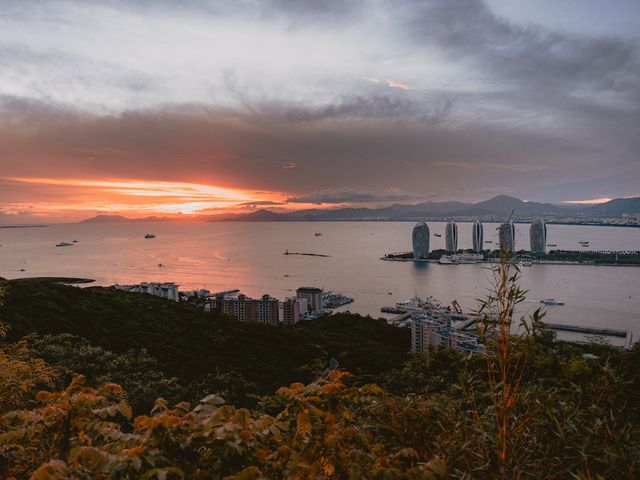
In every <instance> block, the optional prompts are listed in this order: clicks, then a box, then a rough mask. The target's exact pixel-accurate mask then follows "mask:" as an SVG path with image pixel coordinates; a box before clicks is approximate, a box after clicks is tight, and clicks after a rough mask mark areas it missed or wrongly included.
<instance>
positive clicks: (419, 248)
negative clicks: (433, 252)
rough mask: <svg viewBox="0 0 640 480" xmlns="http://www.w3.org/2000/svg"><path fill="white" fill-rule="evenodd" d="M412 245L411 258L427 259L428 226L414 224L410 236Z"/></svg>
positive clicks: (421, 223)
mask: <svg viewBox="0 0 640 480" xmlns="http://www.w3.org/2000/svg"><path fill="white" fill-rule="evenodd" d="M411 240H412V243H413V258H427V256H428V255H429V226H428V225H427V224H426V223H424V222H420V223H416V225H415V226H414V227H413V234H412V235H411Z"/></svg>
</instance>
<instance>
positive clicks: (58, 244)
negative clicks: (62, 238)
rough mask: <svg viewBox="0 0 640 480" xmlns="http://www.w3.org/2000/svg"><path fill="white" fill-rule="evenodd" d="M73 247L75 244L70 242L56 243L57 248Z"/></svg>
mask: <svg viewBox="0 0 640 480" xmlns="http://www.w3.org/2000/svg"><path fill="white" fill-rule="evenodd" d="M72 245H73V243H69V242H60V243H56V247H71V246H72Z"/></svg>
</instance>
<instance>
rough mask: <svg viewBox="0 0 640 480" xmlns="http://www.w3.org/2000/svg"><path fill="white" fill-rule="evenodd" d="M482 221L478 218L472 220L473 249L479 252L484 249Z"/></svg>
mask: <svg viewBox="0 0 640 480" xmlns="http://www.w3.org/2000/svg"><path fill="white" fill-rule="evenodd" d="M483 230H484V229H483V227H482V223H481V222H480V221H479V220H476V221H475V222H473V231H472V236H473V238H472V240H473V251H474V252H476V253H480V252H482V251H483V250H484V231H483Z"/></svg>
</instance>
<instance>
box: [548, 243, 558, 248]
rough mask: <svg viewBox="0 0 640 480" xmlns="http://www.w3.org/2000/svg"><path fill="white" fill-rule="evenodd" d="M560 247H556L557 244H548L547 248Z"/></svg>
mask: <svg viewBox="0 0 640 480" xmlns="http://www.w3.org/2000/svg"><path fill="white" fill-rule="evenodd" d="M557 246H558V245H556V244H555V243H547V247H557Z"/></svg>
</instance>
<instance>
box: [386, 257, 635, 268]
mask: <svg viewBox="0 0 640 480" xmlns="http://www.w3.org/2000/svg"><path fill="white" fill-rule="evenodd" d="M380 260H384V261H385V262H413V263H435V264H437V265H447V266H450V265H477V264H489V265H491V264H494V263H498V262H497V261H490V260H481V261H478V262H469V263H464V262H463V263H440V260H439V259H433V258H419V259H415V260H414V259H413V258H388V257H380ZM533 265H584V266H588V267H640V263H594V262H591V263H590V262H562V261H554V260H549V261H546V260H542V261H533V262H532V265H531V266H533Z"/></svg>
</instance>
